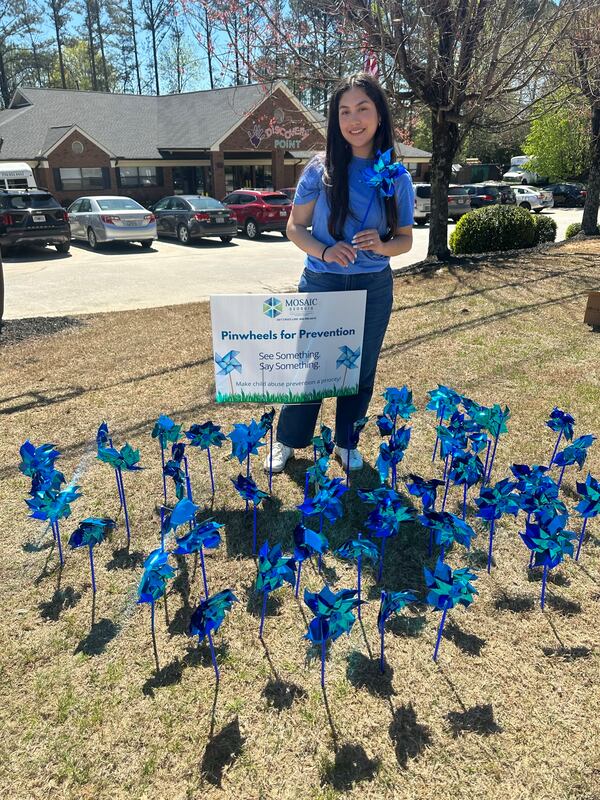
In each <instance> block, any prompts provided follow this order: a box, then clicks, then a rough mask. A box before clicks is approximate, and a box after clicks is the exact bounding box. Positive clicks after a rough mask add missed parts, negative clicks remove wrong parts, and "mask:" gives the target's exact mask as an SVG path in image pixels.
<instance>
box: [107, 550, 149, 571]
mask: <svg viewBox="0 0 600 800" xmlns="http://www.w3.org/2000/svg"><path fill="white" fill-rule="evenodd" d="M145 558H146V557H145V556H144V554H143V553H142V552H140V551H139V550H128V549H127V548H126V547H119V548H117V549H116V550H113V552H112V558H111V560H110V561H108V562H107V564H106V569H107V570H109V572H111V571H112V570H115V569H137V568H138V567H141V566H142V565H143V563H144V561H145Z"/></svg>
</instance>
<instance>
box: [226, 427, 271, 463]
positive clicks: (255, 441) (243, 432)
mask: <svg viewBox="0 0 600 800" xmlns="http://www.w3.org/2000/svg"><path fill="white" fill-rule="evenodd" d="M263 436H264V433H263V428H262V427H261V425H259V423H258V422H255V421H254V420H251V421H250V424H249V425H244V423H242V422H237V423H236V424H235V425H234V426H233V430H232V431H231V432H230V433H228V434H227V438H228V439H230V440H231V457H232V458H237V459H238V461H239V462H240V464H243V463H244V461H247V460H248V459H249V457H250V456H251V455H253V456H256V455H258V448H259V447H264V446H265V445H264V442H261V439H262V438H263Z"/></svg>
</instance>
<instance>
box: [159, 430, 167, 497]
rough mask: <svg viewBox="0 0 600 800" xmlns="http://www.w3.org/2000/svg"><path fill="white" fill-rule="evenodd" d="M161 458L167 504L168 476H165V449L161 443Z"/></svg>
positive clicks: (164, 495)
mask: <svg viewBox="0 0 600 800" xmlns="http://www.w3.org/2000/svg"><path fill="white" fill-rule="evenodd" d="M160 460H161V463H162V484H163V498H164V501H165V505H166V503H167V478H166V476H165V451H164V448H163V446H162V444H161V445H160Z"/></svg>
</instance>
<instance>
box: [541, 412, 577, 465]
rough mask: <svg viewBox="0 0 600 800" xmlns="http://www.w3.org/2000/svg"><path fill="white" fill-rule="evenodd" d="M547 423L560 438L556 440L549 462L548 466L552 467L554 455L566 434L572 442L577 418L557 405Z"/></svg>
mask: <svg viewBox="0 0 600 800" xmlns="http://www.w3.org/2000/svg"><path fill="white" fill-rule="evenodd" d="M546 425H547V426H548V427H549V428H550V430H551V431H554V432H555V433H558V439H557V440H556V444H555V445H554V450H553V451H552V455H551V457H550V463H549V464H548V466H550V467H551V466H552V464H553V462H554V456H555V455H556V454H557V452H558V445H559V444H560V440H561V439H562V437H563V436H564V437H565V439H566V440H567V441H568V442H570V441H571V439H572V438H573V427H574V425H575V419H574V417H572V416H571V415H570V414H567V412H566V411H561V410H560V408H557V407H556V406H555V407H554V408H553V409H552V411H551V413H550V419H549V420H548V421H547V422H546Z"/></svg>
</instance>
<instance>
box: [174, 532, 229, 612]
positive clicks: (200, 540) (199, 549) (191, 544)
mask: <svg viewBox="0 0 600 800" xmlns="http://www.w3.org/2000/svg"><path fill="white" fill-rule="evenodd" d="M222 527H224V526H223V524H222V523H220V522H215V520H212V519H207V520H205V521H204V522H201V523H200V524H199V525H195V526H194V527H193V528H192V529H191V530H190V531H188V533H186V534H184V535H183V536H182V537H180V538H177V547H176V548H175V549H174V550H173V553H174V554H175V555H189V554H190V553H200V566H201V568H202V581H203V584H204V595H205V597H208V581H207V580H206V565H205V563H204V548H205V547H208V549H209V550H213V549H214V548H215V547H218V546H219V545H220V544H221V534H220V533H219V530H220V528H222Z"/></svg>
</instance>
